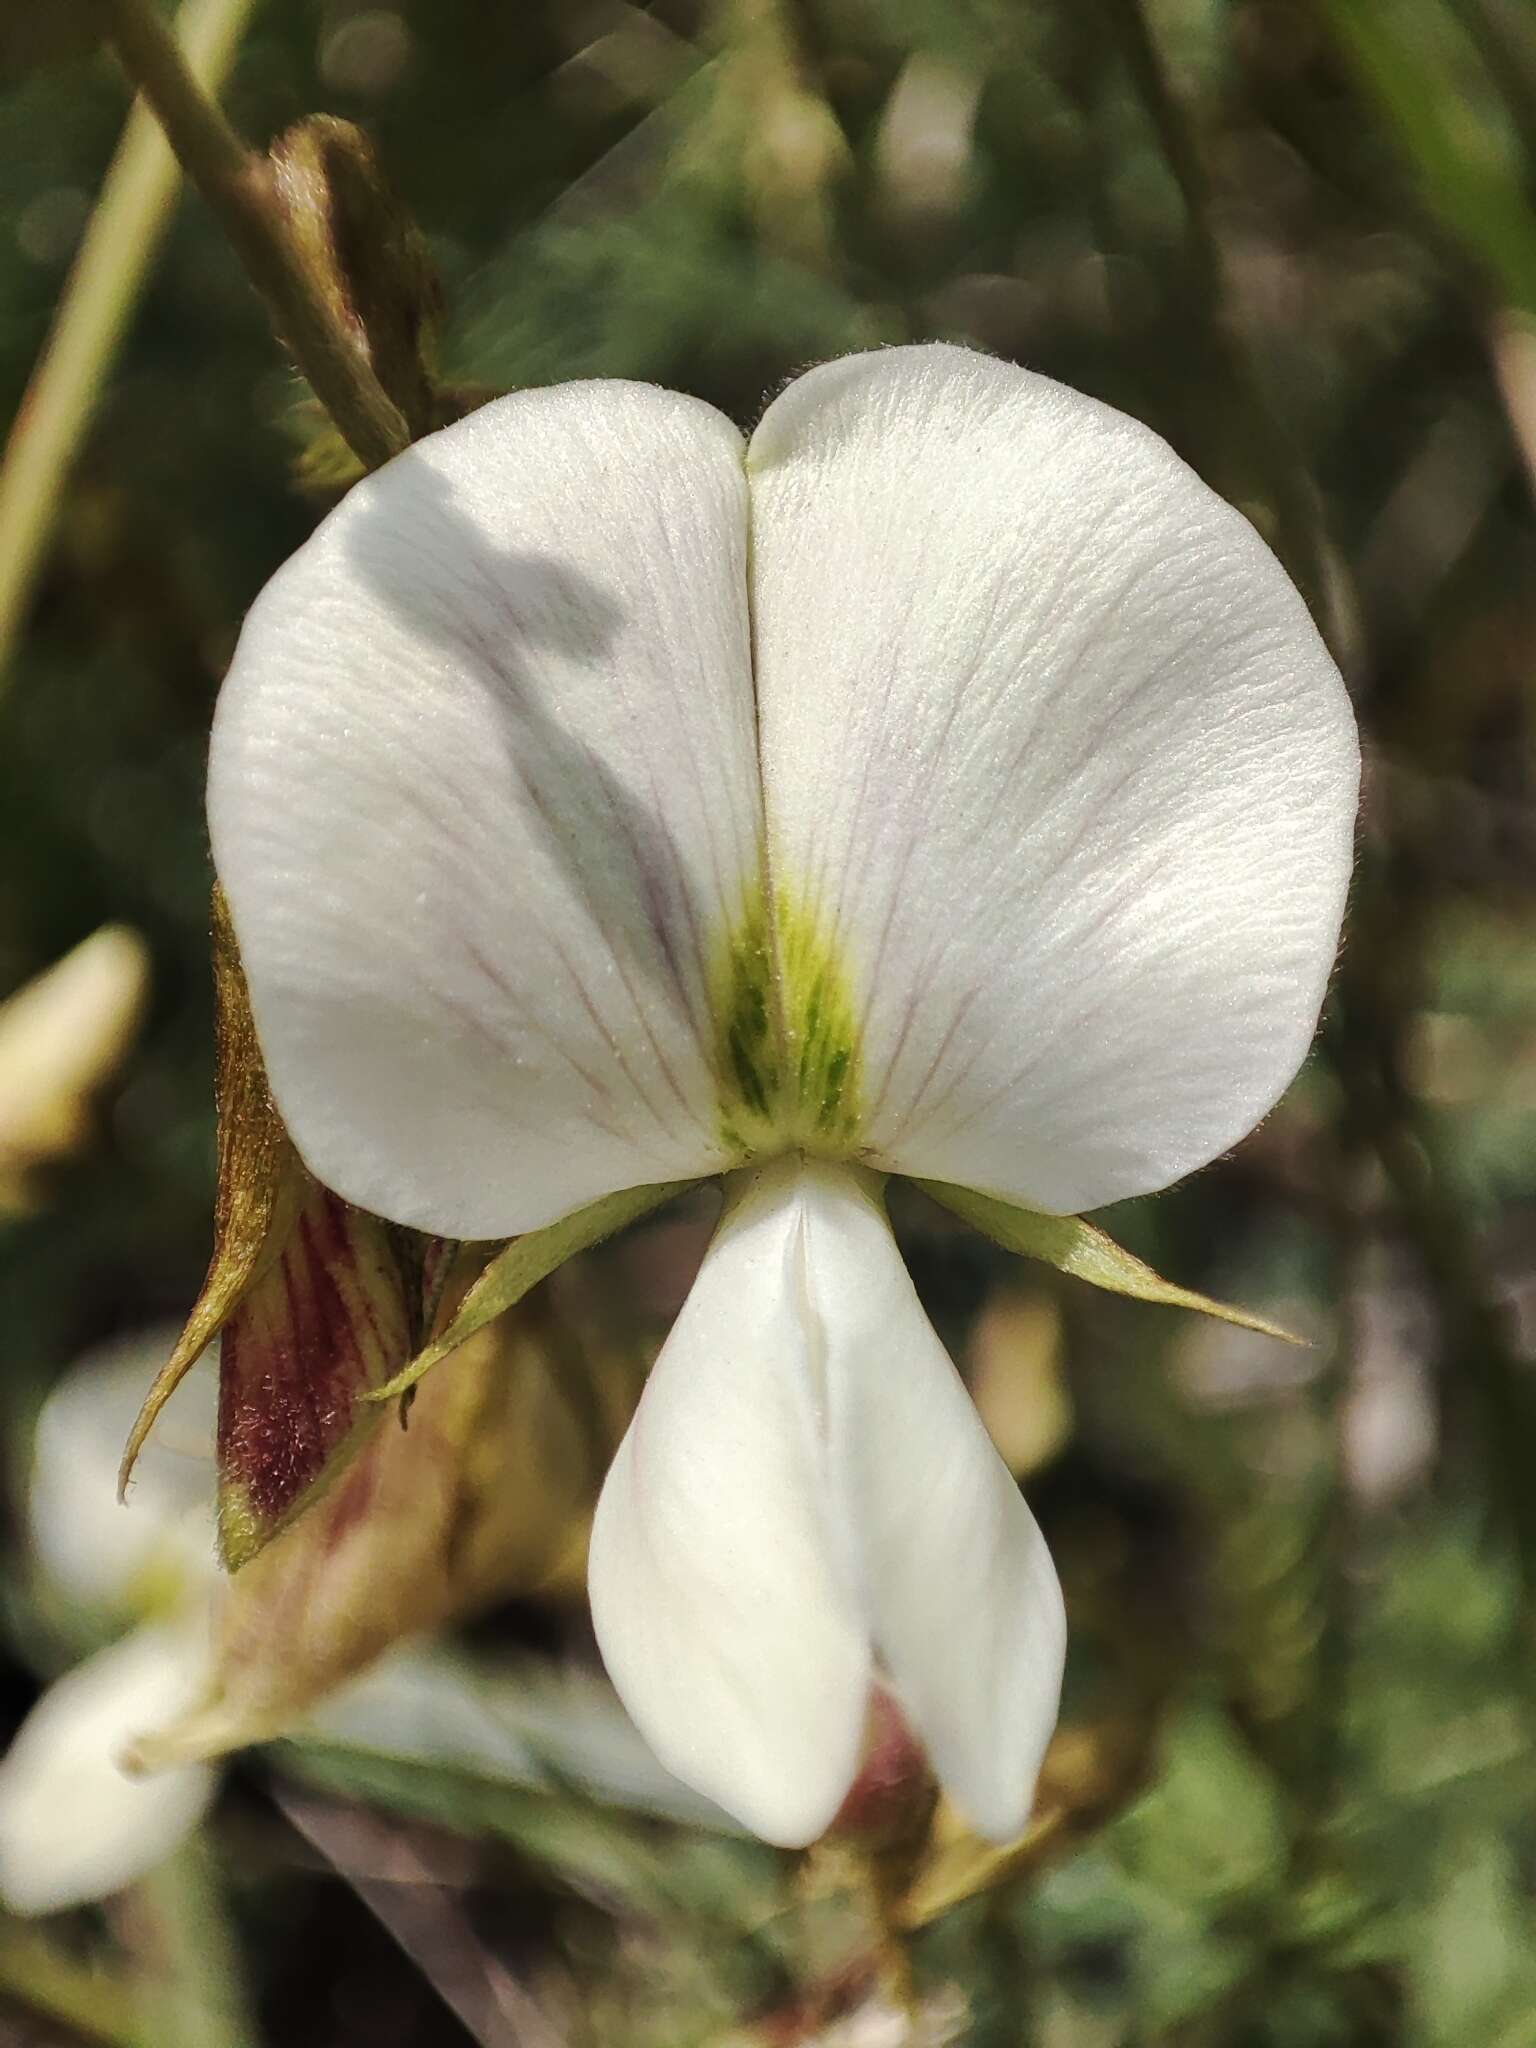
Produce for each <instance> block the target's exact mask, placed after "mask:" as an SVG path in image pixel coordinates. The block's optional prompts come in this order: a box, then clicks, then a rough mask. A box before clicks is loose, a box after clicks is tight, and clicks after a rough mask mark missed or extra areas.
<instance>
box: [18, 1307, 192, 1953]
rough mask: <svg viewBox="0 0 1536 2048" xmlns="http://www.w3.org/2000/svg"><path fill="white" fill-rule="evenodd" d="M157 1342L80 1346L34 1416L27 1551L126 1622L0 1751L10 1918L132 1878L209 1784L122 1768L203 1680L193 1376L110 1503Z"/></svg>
mask: <svg viewBox="0 0 1536 2048" xmlns="http://www.w3.org/2000/svg"><path fill="white" fill-rule="evenodd" d="M174 1337H175V1332H174V1331H169V1332H167V1331H155V1330H151V1331H148V1332H140V1333H138V1334H136V1335H135V1336H132V1337H130V1338H127V1339H125V1340H123V1341H121V1342H119V1343H115V1344H109V1345H106V1346H103V1347H102V1348H101V1349H100V1350H98V1351H94V1352H91V1353H89V1354H88V1355H87V1356H86V1357H85V1358H83V1359H82V1360H81V1361H80V1363H79V1364H78V1365H76V1366H75V1367H73V1368H72V1370H71V1371H69V1372H68V1373H66V1374H65V1375H64V1377H63V1378H62V1379H61V1380H60V1382H59V1384H58V1385H57V1387H56V1388H55V1389H54V1391H53V1392H52V1393H51V1394H50V1395H49V1397H48V1399H47V1401H46V1402H45V1403H44V1404H43V1409H42V1413H41V1414H40V1415H39V1417H38V1421H37V1430H36V1434H35V1436H34V1440H33V1451H32V1471H31V1480H30V1485H29V1488H28V1494H27V1521H28V1534H29V1536H30V1539H31V1549H32V1555H33V1558H34V1561H35V1563H36V1565H37V1566H38V1568H39V1570H40V1572H41V1574H42V1576H43V1578H44V1579H45V1581H46V1582H47V1585H48V1586H49V1588H50V1589H51V1591H52V1592H53V1594H54V1595H55V1596H56V1597H59V1598H62V1599H63V1600H64V1601H65V1602H67V1603H68V1604H69V1605H70V1606H71V1607H72V1608H73V1609H75V1610H76V1611H77V1612H78V1613H79V1614H80V1615H82V1616H89V1617H90V1618H91V1619H92V1620H93V1621H96V1622H98V1623H105V1624H107V1625H110V1626H113V1627H118V1628H121V1627H123V1626H125V1625H127V1626H128V1630H129V1632H128V1633H127V1634H126V1635H124V1636H123V1637H122V1638H121V1639H120V1640H119V1641H118V1642H115V1643H113V1644H112V1645H111V1646H110V1647H109V1648H107V1649H104V1650H99V1651H97V1652H96V1654H95V1655H94V1656H91V1657H87V1658H86V1659H85V1661H84V1662H83V1663H81V1664H78V1665H76V1666H75V1668H74V1669H73V1670H72V1671H69V1672H66V1673H65V1675H64V1676H63V1677H62V1678H60V1679H59V1680H58V1681H57V1682H56V1683H55V1684H53V1685H51V1686H50V1687H49V1688H48V1690H47V1691H46V1692H45V1693H44V1694H43V1696H42V1698H41V1699H40V1700H39V1701H38V1702H37V1705H36V1706H35V1707H34V1708H33V1709H32V1712H31V1713H30V1714H29V1715H28V1716H27V1718H26V1720H25V1721H24V1722H23V1723H22V1725H21V1728H20V1729H19V1731H18V1732H17V1734H16V1737H15V1739H14V1740H13V1742H12V1743H11V1746H10V1748H9V1749H8V1750H7V1751H6V1753H5V1756H4V1758H3V1760H0V1902H3V1903H4V1904H5V1905H6V1906H7V1907H8V1908H9V1909H10V1910H11V1911H12V1912H15V1913H51V1912H57V1911H58V1910H60V1909H61V1908H63V1907H65V1906H74V1905H79V1904H81V1903H82V1902H83V1901H85V1900H88V1899H97V1898H103V1897H105V1896H106V1895H107V1894H108V1893H110V1892H115V1891H118V1890H120V1889H121V1887H122V1886H124V1885H126V1884H130V1883H132V1882H133V1881H134V1880H135V1879H137V1878H140V1877H143V1876H145V1875H146V1874H147V1873H148V1872H149V1871H151V1870H153V1869H154V1867H155V1866H156V1865H157V1864H158V1863H160V1862H162V1861H163V1860H164V1858H165V1857H166V1856H168V1855H169V1854H170V1853H171V1851H172V1850H173V1849H174V1848H176V1846H177V1845H178V1843H179V1842H180V1841H181V1839H182V1837H183V1836H184V1835H185V1834H187V1833H188V1832H189V1831H190V1830H191V1829H192V1828H193V1827H195V1826H196V1824H197V1823H198V1821H199V1820H201V1818H202V1816H203V1814H204V1812H205V1811H206V1810H207V1807H208V1805H209V1803H210V1802H211V1800H212V1798H213V1794H214V1790H215V1787H216V1783H217V1780H216V1777H215V1775H214V1774H213V1773H212V1772H211V1771H209V1770H208V1769H207V1768H206V1767H205V1766H203V1765H200V1764H199V1765H193V1766H190V1767H187V1768H181V1769H177V1770H174V1771H167V1772H164V1773H162V1774H161V1775H159V1776H157V1777H154V1778H135V1777H133V1776H131V1775H130V1774H129V1773H128V1772H126V1771H125V1770H124V1769H123V1767H122V1758H123V1756H124V1753H125V1752H126V1751H128V1750H129V1749H130V1748H131V1747H132V1746H133V1744H134V1743H135V1742H136V1741H137V1740H138V1739H139V1738H140V1737H141V1736H143V1735H146V1734H149V1733H150V1732H152V1731H153V1730H154V1729H155V1728H157V1727H158V1726H159V1725H160V1724H161V1723H162V1722H164V1721H165V1720H167V1719H168V1718H171V1717H174V1716H176V1715H179V1714H183V1713H185V1712H186V1710H187V1709H188V1707H190V1706H191V1705H192V1703H193V1701H194V1700H195V1699H196V1698H197V1697H198V1695H199V1694H200V1693H201V1691H202V1689H203V1688H204V1687H205V1686H206V1684H207V1681H208V1669H209V1656H210V1641H209V1630H208V1621H207V1613H206V1609H207V1604H208V1596H209V1593H210V1591H211V1589H212V1587H213V1585H214V1583H215V1581H216V1579H217V1569H216V1565H215V1560H214V1550H213V1512H212V1498H211V1489H212V1483H213V1421H214V1417H213V1406H214V1403H213V1394H214V1386H213V1382H212V1380H211V1378H205V1377H203V1376H202V1375H193V1376H192V1377H191V1378H189V1379H188V1380H186V1381H185V1382H184V1383H183V1385H182V1386H180V1387H178V1389H177V1390H176V1393H175V1394H174V1395H173V1397H172V1399H171V1401H170V1403H169V1404H168V1406H167V1409H166V1415H165V1426H164V1428H163V1429H162V1431H161V1433H160V1436H159V1437H158V1438H157V1440H156V1442H155V1443H154V1444H153V1445H151V1446H150V1447H149V1450H148V1452H147V1453H146V1455H145V1457H144V1459H143V1461H142V1462H141V1464H140V1466H139V1470H138V1475H137V1479H136V1483H135V1486H134V1489H133V1493H132V1495H131V1497H130V1499H129V1501H128V1503H127V1505H126V1506H120V1505H119V1504H118V1500H117V1484H116V1473H117V1461H118V1455H119V1453H120V1451H121V1448H122V1441H123V1436H124V1434H125V1432H126V1431H127V1428H128V1425H129V1424H130V1423H131V1422H132V1420H133V1417H134V1414H135V1411H136V1410H137V1407H138V1404H139V1401H140V1399H141V1398H142V1396H143V1391H144V1382H145V1379H146V1377H147V1376H148V1374H149V1373H150V1372H151V1371H152V1370H153V1368H154V1366H155V1364H156V1363H158V1361H159V1360H160V1359H161V1358H163V1357H164V1356H165V1353H166V1351H167V1349H168V1348H169V1345H170V1344H171V1343H172V1342H173V1341H174ZM146 1615H150V1616H153V1617H154V1618H152V1619H145V1616H146ZM135 1623H136V1624H137V1626H133V1624H135Z"/></svg>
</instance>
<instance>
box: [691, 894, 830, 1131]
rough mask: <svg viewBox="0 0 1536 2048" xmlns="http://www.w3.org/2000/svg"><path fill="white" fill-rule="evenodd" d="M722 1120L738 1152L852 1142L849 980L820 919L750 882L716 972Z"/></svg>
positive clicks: (786, 897) (787, 898)
mask: <svg viewBox="0 0 1536 2048" xmlns="http://www.w3.org/2000/svg"><path fill="white" fill-rule="evenodd" d="M714 996H715V1016H716V1018H717V1020H718V1022H717V1025H716V1066H717V1070H718V1072H719V1076H720V1097H721V1100H720V1128H721V1134H722V1136H723V1137H724V1140H725V1142H726V1144H727V1145H728V1146H729V1147H730V1148H731V1150H732V1151H733V1152H738V1153H740V1154H741V1155H742V1156H743V1157H747V1156H750V1155H751V1154H753V1153H757V1152H763V1151H776V1150H778V1149H780V1148H781V1147H782V1146H784V1145H786V1144H794V1145H801V1146H803V1147H804V1148H805V1149H806V1150H807V1151H812V1152H819V1153H823V1154H829V1155H831V1156H833V1157H844V1156H846V1155H847V1154H849V1153H851V1152H853V1151H855V1150H856V1149H857V1139H858V1130H859V1124H860V1120H861V1114H862V1088H863V1061H862V1055H861V1052H860V1047H859V1030H858V1022H857V1012H856V1009H855V1005H854V998H853V991H852V986H851V983H850V981H849V977H848V974H847V971H846V969H845V968H844V966H843V964H842V962H841V960H840V959H839V957H838V954H837V951H836V948H835V946H834V944H833V942H832V939H831V937H830V936H829V934H828V933H827V931H826V928H825V926H824V925H823V924H822V923H821V921H820V920H819V919H818V918H817V917H816V916H815V915H814V914H813V913H812V912H810V911H808V910H806V909H805V908H804V907H803V906H802V905H801V904H799V903H798V902H797V901H796V900H795V898H794V896H793V895H792V894H791V892H790V891H789V890H787V889H785V888H779V889H776V890H775V891H774V892H773V894H772V897H771V898H770V896H769V893H768V891H767V890H766V889H765V888H763V887H761V886H758V887H754V889H753V890H752V892H751V894H750V895H749V896H748V898H747V901H746V903H745V904H744V906H743V908H742V911H741V915H740V916H739V917H738V918H737V920H736V923H735V924H734V925H733V926H732V927H731V930H730V931H729V933H728V934H727V937H726V940H725V943H724V945H723V946H722V947H721V950H720V957H719V963H718V965H717V968H716V972H715V990H714Z"/></svg>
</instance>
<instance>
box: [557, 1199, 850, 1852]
mask: <svg viewBox="0 0 1536 2048" xmlns="http://www.w3.org/2000/svg"><path fill="white" fill-rule="evenodd" d="M802 1239H803V1216H802V1205H801V1201H800V1195H799V1182H798V1179H797V1178H796V1176H795V1175H794V1174H793V1172H791V1171H788V1170H786V1167H785V1166H784V1165H783V1164H782V1163H781V1164H780V1165H778V1166H776V1167H773V1168H770V1169H768V1170H767V1171H766V1172H765V1173H764V1174H763V1175H761V1176H759V1177H758V1178H756V1179H755V1180H754V1181H753V1182H751V1183H750V1184H749V1186H748V1188H747V1191H746V1193H745V1194H744V1195H742V1196H741V1197H740V1199H739V1200H738V1201H737V1202H736V1204H735V1206H733V1207H732V1208H731V1209H730V1210H729V1211H728V1213H727V1215H726V1216H725V1218H724V1220H723V1222H722V1223H721V1226H720V1229H719V1231H718V1233H717V1234H716V1236H715V1238H714V1241H713V1242H712V1244H711V1245H710V1248H709V1251H708V1253H707V1254H706V1256H705V1260H704V1264H703V1267H702V1269H701V1270H700V1273H699V1276H698V1279H697V1280H696V1281H695V1283H694V1287H693V1291H692V1293H691V1294H690V1295H689V1297H688V1300H687V1302H686V1303H685V1304H684V1307H683V1310H682V1313H681V1315H680V1316H679V1317H678V1320H677V1323H676V1325H675V1326H674V1328H673V1331H672V1334H671V1336H670V1337H669V1338H668V1339H667V1342H666V1345H665V1346H664V1348H663V1350H662V1353H661V1356H660V1358H659V1359H658V1360H657V1362H656V1365H655V1367H654V1369H653V1371H652V1373H651V1377H650V1381H649V1383H648V1384H647V1386H646V1390H645V1393H644V1395H643V1396H642V1398H641V1402H640V1408H639V1411H638V1413H637V1414H636V1416H635V1419H634V1422H633V1424H632V1425H631V1427H630V1430H629V1434H628V1435H627V1436H626V1437H625V1439H624V1442H623V1445H622V1446H621V1448H620V1450H619V1454H618V1456H617V1458H616V1459H615V1460H614V1463H613V1466H612V1469H611V1470H610V1472H609V1474H608V1480H607V1484H606V1485H605V1486H604V1488H603V1493H602V1498H601V1500H600V1501H599V1503H598V1509H597V1517H596V1521H595V1524H594V1527H593V1531H592V1551H591V1563H590V1566H589V1580H590V1585H591V1593H592V1616H593V1620H594V1622H595V1624H596V1627H597V1637H598V1643H599V1646H600V1647H601V1649H602V1653H603V1658H604V1661H605V1662H606V1664H607V1666H608V1671H609V1675H610V1677H611V1678H612V1679H613V1682H614V1684H615V1686H616V1687H617V1688H618V1691H619V1695H620V1697H621V1698H622V1700H623V1701H624V1704H625V1706H626V1707H627V1708H628V1709H629V1712H630V1714H631V1715H632V1716H633V1718H634V1720H635V1723H636V1725H637V1726H638V1727H639V1729H640V1732H641V1734H642V1735H644V1736H645V1738H646V1740H647V1741H648V1742H649V1743H650V1745H651V1747H652V1748H653V1749H654V1750H655V1751H656V1754H657V1755H658V1756H659V1757H660V1758H661V1761H662V1762H663V1763H664V1764H665V1765H666V1766H667V1767H668V1769H669V1770H671V1771H673V1772H675V1773H676V1775H677V1776H678V1777H680V1778H681V1779H683V1780H684V1782H685V1783H687V1784H690V1785H693V1786H694V1787H696V1788H697V1789H698V1790H699V1791H701V1792H703V1793H705V1794H706V1795H707V1796H708V1797H709V1798H711V1799H713V1800H715V1801H716V1802H717V1804H719V1805H720V1806H723V1807H724V1808H725V1810H726V1811H727V1812H728V1813H731V1814H733V1815H735V1816H736V1818H737V1819H739V1820H740V1821H741V1822H742V1823H743V1825H744V1826H746V1827H748V1828H750V1829H751V1830H752V1831H753V1832H754V1833H755V1834H758V1835H762V1836H763V1837H765V1839H767V1840H768V1841H771V1842H779V1843H782V1844H784V1845H786V1846H789V1847H798V1846H801V1845H803V1844H805V1843H807V1842H811V1841H814V1840H815V1838H816V1837H817V1836H818V1835H819V1834H821V1833H822V1832H823V1831H824V1830H825V1829H826V1828H827V1826H828V1825H829V1824H830V1823H831V1821H832V1819H833V1817H834V1816H835V1814H836V1812H837V1809H838V1807H839V1806H840V1805H841V1803H842V1800H843V1797H844V1795H845V1794H846V1793H847V1791H848V1789H849V1786H850V1785H851V1784H852V1782H853V1778H854V1775H855V1772H856V1769H857V1765H858V1757H859V1751H860V1745H861V1741H862V1737H863V1733H864V1726H865V1716H866V1711H867V1707H868V1700H869V1685H870V1673H869V1652H868V1646H867V1639H866V1634H865V1629H864V1625H863V1622H862V1619H861V1617H860V1615H859V1614H858V1612H857V1610H856V1608H855V1607H854V1606H853V1604H852V1602H851V1596H850V1587H849V1583H848V1576H847V1560H846V1558H843V1557H839V1556H838V1554H837V1550H836V1545H837V1541H838V1535H839V1532H838V1530H837V1528H836V1527H835V1525H834V1522H833V1520H832V1519H831V1517H832V1503H831V1500H830V1497H829V1493H828V1485H827V1477H828V1475H827V1469H826V1448H825V1444H824V1440H823V1436H822V1423H823V1417H822V1412H821V1405H822V1389H821V1386H820V1382H819V1375H818V1370H817V1361H816V1359H815V1357H814V1355H813V1353H814V1344H815V1333H814V1330H813V1328H812V1327H811V1325H810V1324H809V1323H808V1321H807V1317H806V1303H805V1294H804V1286H803V1276H802V1265H803V1242H802Z"/></svg>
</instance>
